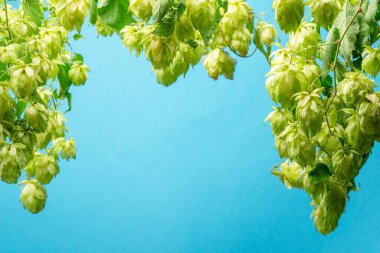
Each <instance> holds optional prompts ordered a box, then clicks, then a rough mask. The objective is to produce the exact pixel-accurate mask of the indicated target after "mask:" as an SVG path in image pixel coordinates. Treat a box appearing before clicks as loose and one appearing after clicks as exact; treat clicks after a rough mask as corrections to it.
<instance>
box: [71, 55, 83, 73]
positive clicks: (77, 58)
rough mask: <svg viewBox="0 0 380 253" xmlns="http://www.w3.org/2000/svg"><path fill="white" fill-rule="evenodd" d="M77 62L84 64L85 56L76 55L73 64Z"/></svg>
mask: <svg viewBox="0 0 380 253" xmlns="http://www.w3.org/2000/svg"><path fill="white" fill-rule="evenodd" d="M76 61H78V62H81V63H83V55H81V54H75V56H74V57H73V62H76ZM69 70H70V69H69Z"/></svg>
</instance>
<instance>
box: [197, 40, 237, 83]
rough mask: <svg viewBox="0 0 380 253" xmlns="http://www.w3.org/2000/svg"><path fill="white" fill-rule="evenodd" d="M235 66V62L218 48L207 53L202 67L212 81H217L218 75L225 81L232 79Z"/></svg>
mask: <svg viewBox="0 0 380 253" xmlns="http://www.w3.org/2000/svg"><path fill="white" fill-rule="evenodd" d="M235 64H236V62H235V60H234V59H232V57H231V56H230V55H229V54H228V53H227V52H225V51H222V50H220V49H219V48H217V49H214V50H213V51H211V52H210V53H208V54H207V55H206V57H205V58H204V60H203V66H204V67H205V68H206V70H207V73H208V75H209V76H210V77H211V78H213V79H214V80H218V77H219V75H223V76H224V77H225V78H227V79H231V80H232V79H234V72H235Z"/></svg>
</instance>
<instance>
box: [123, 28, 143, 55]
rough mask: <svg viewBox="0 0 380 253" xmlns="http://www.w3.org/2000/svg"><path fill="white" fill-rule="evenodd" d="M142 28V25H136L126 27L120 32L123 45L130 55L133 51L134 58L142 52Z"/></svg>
mask: <svg viewBox="0 0 380 253" xmlns="http://www.w3.org/2000/svg"><path fill="white" fill-rule="evenodd" d="M142 27H143V24H142V23H138V24H135V25H127V26H125V27H124V28H123V29H122V30H121V31H120V33H121V35H122V36H123V40H122V43H123V45H124V46H125V47H128V48H129V50H130V52H131V53H132V51H135V52H136V56H139V55H140V54H141V51H142V50H143V46H142V45H141V41H142V40H143V37H144V31H143V30H142Z"/></svg>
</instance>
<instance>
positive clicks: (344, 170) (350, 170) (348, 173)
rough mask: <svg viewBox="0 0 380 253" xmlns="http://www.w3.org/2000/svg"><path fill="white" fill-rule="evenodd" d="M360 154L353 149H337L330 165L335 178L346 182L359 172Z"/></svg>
mask: <svg viewBox="0 0 380 253" xmlns="http://www.w3.org/2000/svg"><path fill="white" fill-rule="evenodd" d="M360 158H361V156H360V154H359V153H358V152H356V151H354V150H344V149H341V150H338V151H337V152H336V153H335V155H334V156H333V157H332V166H333V170H334V175H335V176H336V178H337V179H338V180H339V181H340V182H342V183H344V184H347V183H349V182H351V180H352V179H354V178H355V177H356V176H357V175H358V173H359V169H360V167H359V163H360V160H361V159H360Z"/></svg>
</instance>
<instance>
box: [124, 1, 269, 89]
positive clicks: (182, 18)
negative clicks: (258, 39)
mask: <svg viewBox="0 0 380 253" xmlns="http://www.w3.org/2000/svg"><path fill="white" fill-rule="evenodd" d="M225 3H226V5H222V4H221V3H220V1H216V0H201V1H198V0H197V1H195V0H187V1H179V0H176V1H172V2H171V3H170V4H169V7H168V8H167V9H160V8H162V3H161V2H160V1H149V0H136V1H131V3H130V10H131V12H132V14H133V16H134V17H135V19H136V20H137V21H139V22H136V23H134V24H129V25H127V26H125V27H124V28H123V29H122V30H121V31H120V32H121V35H122V38H123V39H122V42H123V44H124V46H126V47H128V48H129V49H130V51H131V52H135V54H136V56H139V55H140V54H141V53H142V52H143V53H144V54H145V56H146V58H147V59H148V60H149V61H150V62H151V64H152V66H153V70H154V72H155V74H156V77H157V81H158V82H159V83H161V84H163V85H165V86H169V85H171V84H172V83H174V82H175V81H176V80H177V79H178V77H179V76H182V75H185V74H186V73H187V72H188V70H189V68H190V66H195V65H196V64H198V63H199V62H200V60H201V59H202V57H203V56H204V59H203V61H202V62H203V65H204V67H205V68H206V71H207V73H208V75H209V76H210V77H212V78H213V79H215V80H216V79H218V77H219V76H220V75H224V76H225V77H226V78H229V79H232V78H233V73H234V70H235V64H236V63H235V60H234V59H232V57H231V56H230V54H229V53H227V52H226V51H227V49H230V50H231V51H233V52H234V53H236V54H239V55H242V56H246V55H247V54H248V51H249V46H250V44H251V43H252V37H253V34H252V26H253V13H252V9H251V8H250V7H249V6H248V4H247V3H246V2H245V1H243V0H231V1H226V2H225ZM156 10H163V13H159V12H158V13H157V12H156ZM265 40H268V38H265ZM269 40H270V39H269Z"/></svg>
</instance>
